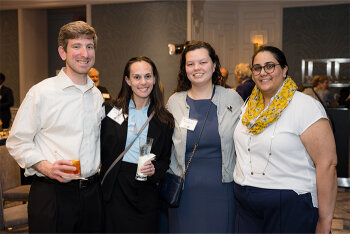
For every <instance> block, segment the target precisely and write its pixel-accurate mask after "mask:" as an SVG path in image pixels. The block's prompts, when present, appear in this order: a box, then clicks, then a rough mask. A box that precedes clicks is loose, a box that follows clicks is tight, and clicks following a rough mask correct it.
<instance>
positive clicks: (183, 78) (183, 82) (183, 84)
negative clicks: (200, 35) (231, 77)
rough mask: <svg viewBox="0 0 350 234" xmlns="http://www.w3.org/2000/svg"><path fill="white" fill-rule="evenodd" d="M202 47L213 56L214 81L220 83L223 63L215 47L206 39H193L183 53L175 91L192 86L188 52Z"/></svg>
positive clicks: (185, 89) (216, 83)
mask: <svg viewBox="0 0 350 234" xmlns="http://www.w3.org/2000/svg"><path fill="white" fill-rule="evenodd" d="M201 48H205V49H206V50H207V51H208V54H209V57H210V58H211V60H212V62H213V63H214V64H215V71H214V72H213V75H212V82H213V84H215V85H218V84H219V78H220V77H222V75H221V72H220V68H221V65H220V61H219V57H218V56H217V54H216V53H215V50H214V48H213V47H212V46H211V45H210V44H209V43H207V42H204V41H192V42H190V43H189V44H187V45H186V46H185V49H184V50H183V52H182V54H181V60H180V71H179V74H178V78H177V87H176V89H175V92H181V91H187V90H189V89H190V88H191V87H192V84H191V81H190V80H189V79H188V77H187V74H186V54H187V53H188V52H189V51H193V50H197V49H201Z"/></svg>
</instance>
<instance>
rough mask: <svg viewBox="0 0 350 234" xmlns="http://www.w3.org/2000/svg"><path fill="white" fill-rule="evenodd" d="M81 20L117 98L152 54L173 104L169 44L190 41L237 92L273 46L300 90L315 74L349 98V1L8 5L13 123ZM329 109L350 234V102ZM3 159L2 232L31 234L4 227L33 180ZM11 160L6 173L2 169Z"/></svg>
mask: <svg viewBox="0 0 350 234" xmlns="http://www.w3.org/2000/svg"><path fill="white" fill-rule="evenodd" d="M76 20H83V21H86V22H87V23H88V24H90V25H92V26H93V27H94V28H95V29H96V32H97V35H98V46H97V50H96V62H95V65H94V67H95V68H97V69H98V70H99V72H100V83H101V85H102V86H105V87H107V88H108V90H109V92H110V94H111V96H112V97H116V96H117V94H118V91H119V89H120V88H121V87H120V86H121V82H120V79H121V78H122V74H123V68H124V65H125V63H126V61H127V60H128V59H129V58H131V57H134V56H138V55H146V56H148V57H150V58H152V59H153V61H154V62H155V64H156V66H157V68H158V71H159V75H160V77H161V81H162V83H163V86H164V96H165V102H166V101H167V100H168V98H169V97H170V95H171V94H172V93H173V91H174V89H175V87H176V83H177V74H178V69H179V60H180V54H179V53H178V51H177V50H176V51H175V52H174V51H172V50H171V46H172V45H174V46H175V47H179V50H180V51H181V49H182V48H183V46H184V45H185V44H186V43H187V42H188V41H192V40H201V41H206V42H209V43H210V44H211V45H212V46H213V47H214V49H215V51H216V53H217V54H218V56H219V58H220V63H221V66H222V67H225V68H227V70H228V71H229V77H228V80H227V84H228V85H229V86H231V87H237V84H238V83H237V80H236V78H235V75H234V74H235V66H236V65H237V64H239V63H251V58H252V55H253V53H254V50H256V49H257V48H258V47H260V46H261V45H272V46H276V47H278V48H280V49H282V51H283V52H284V53H285V55H286V58H287V61H288V67H289V71H288V74H289V75H291V76H292V77H293V79H294V81H295V82H296V83H297V85H298V87H304V88H307V87H312V83H311V80H312V77H313V76H315V75H327V76H328V77H329V81H330V85H329V86H330V87H329V90H330V91H331V92H332V94H333V96H334V97H335V98H339V97H340V96H341V95H343V93H344V92H345V93H346V92H347V94H346V95H349V89H350V3H349V1H348V0H344V1H341V0H339V1H338V0H329V1H326V0H321V1H318V0H311V1H300V0H297V1H289V0H271V1H267V0H260V1H254V0H224V1H215V0H204V1H202V0H168V1H166V0H161V1H152V0H110V1H105V0H85V1H80V0H71V1H69V0H46V1H45V0H23V1H19V0H0V72H1V73H4V74H5V75H6V81H5V83H4V85H5V86H7V87H10V88H11V89H12V91H13V95H14V105H13V106H12V107H11V113H12V121H13V118H14V116H15V115H16V111H17V110H18V108H19V106H20V104H21V102H22V101H23V99H24V97H25V95H26V93H27V92H28V90H29V89H30V87H32V86H33V85H34V84H36V83H38V82H40V81H42V80H43V79H45V78H48V77H52V76H55V75H56V74H57V71H59V70H60V68H61V67H62V66H64V63H63V62H62V60H61V59H60V57H59V54H58V52H57V47H58V46H57V36H58V32H59V30H60V27H61V26H63V25H64V24H66V23H69V22H71V21H76ZM348 99H349V96H348ZM327 110H328V113H329V116H330V117H331V118H332V121H333V123H334V135H335V141H336V150H337V157H338V165H337V175H338V193H337V200H336V208H335V213H334V218H333V222H332V233H350V189H349V187H350V179H349V178H350V160H349V159H350V137H349V134H350V111H349V105H341V104H339V105H338V106H337V107H333V108H327ZM1 130H2V132H1V140H0V142H1V145H2V146H1V147H5V146H4V145H5V143H6V139H7V136H8V129H7V130H5V129H2V128H1ZM4 152H5V151H4V150H1V154H2V155H0V156H1V159H0V160H1V161H0V179H1V180H0V183H1V191H0V193H1V198H2V204H3V205H2V206H1V210H0V227H1V230H0V233H27V232H28V225H27V220H26V218H27V217H25V214H23V215H22V216H24V218H23V219H24V220H22V221H23V222H19V225H14V226H10V227H5V226H4V218H6V215H9V213H8V212H6V210H7V209H10V208H12V207H16V206H23V205H26V204H27V201H26V200H25V199H24V200H20V201H17V200H16V199H14V200H9V201H5V200H4V199H3V197H2V193H3V192H4V191H5V190H6V189H10V188H11V186H12V187H15V186H20V185H26V186H27V187H29V186H30V181H31V180H30V178H26V177H24V175H23V172H24V171H23V170H22V169H20V168H19V166H18V165H17V164H15V166H13V163H10V162H9V161H8V159H5V157H8V155H5V153H4ZM4 160H6V162H7V163H8V166H4V163H3V162H4ZM11 160H12V159H11ZM10 164H11V165H12V167H13V168H10V166H9V165H10ZM10 170H11V172H9V171H10ZM9 173H12V174H9ZM9 175H12V176H9ZM14 177H15V178H14ZM10 181H11V184H10V185H9V183H10ZM15 216H21V214H19V213H17V214H15Z"/></svg>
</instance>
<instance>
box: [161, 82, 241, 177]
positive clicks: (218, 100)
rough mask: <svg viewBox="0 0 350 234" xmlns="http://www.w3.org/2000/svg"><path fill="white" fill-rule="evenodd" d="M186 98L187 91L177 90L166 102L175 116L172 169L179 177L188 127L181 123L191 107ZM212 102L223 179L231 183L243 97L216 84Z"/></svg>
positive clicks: (183, 160) (183, 164) (183, 169)
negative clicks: (235, 140) (216, 118)
mask: <svg viewBox="0 0 350 234" xmlns="http://www.w3.org/2000/svg"><path fill="white" fill-rule="evenodd" d="M186 97H187V91H183V92H177V93H175V94H173V95H172V96H171V97H170V98H169V100H168V103H167V108H168V110H169V111H170V112H171V113H172V114H173V116H174V119H175V129H174V134H173V147H172V150H171V162H170V169H169V171H170V172H171V173H173V174H175V175H178V176H181V175H182V173H183V172H184V171H185V149H186V137H187V129H184V128H180V126H179V125H180V122H181V120H182V118H183V117H186V118H188V117H189V113H190V107H189V106H188V105H187V103H186ZM212 102H213V104H214V105H216V106H217V115H218V124H219V135H220V140H221V150H222V182H223V183H229V182H232V181H233V169H234V167H235V163H236V154H235V147H234V143H233V132H234V130H235V128H236V125H237V123H238V120H239V115H240V114H241V106H242V105H243V100H242V98H241V97H240V96H239V95H238V94H237V92H236V91H234V90H233V89H225V88H223V87H221V86H218V85H216V87H215V94H214V97H213V99H212ZM194 157H196V155H194ZM190 167H191V165H190Z"/></svg>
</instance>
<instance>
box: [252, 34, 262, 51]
mask: <svg viewBox="0 0 350 234" xmlns="http://www.w3.org/2000/svg"><path fill="white" fill-rule="evenodd" d="M252 42H253V45H254V53H256V52H257V51H258V50H259V48H260V47H261V46H262V45H263V44H264V35H261V34H258V35H255V36H254V37H253V39H252Z"/></svg>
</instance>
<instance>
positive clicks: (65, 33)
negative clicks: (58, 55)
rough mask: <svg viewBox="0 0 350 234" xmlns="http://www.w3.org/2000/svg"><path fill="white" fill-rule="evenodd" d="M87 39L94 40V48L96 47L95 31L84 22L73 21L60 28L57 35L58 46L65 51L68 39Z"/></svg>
mask: <svg viewBox="0 0 350 234" xmlns="http://www.w3.org/2000/svg"><path fill="white" fill-rule="evenodd" d="M79 37H83V38H89V39H93V40H94V47H95V48H96V46H97V35H96V32H95V29H94V28H93V27H91V26H90V25H88V24H87V23H86V22H84V21H74V22H71V23H68V24H65V25H63V26H62V27H61V29H60V32H59V34H58V46H62V47H63V49H64V51H67V44H68V40H69V39H75V38H79Z"/></svg>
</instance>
